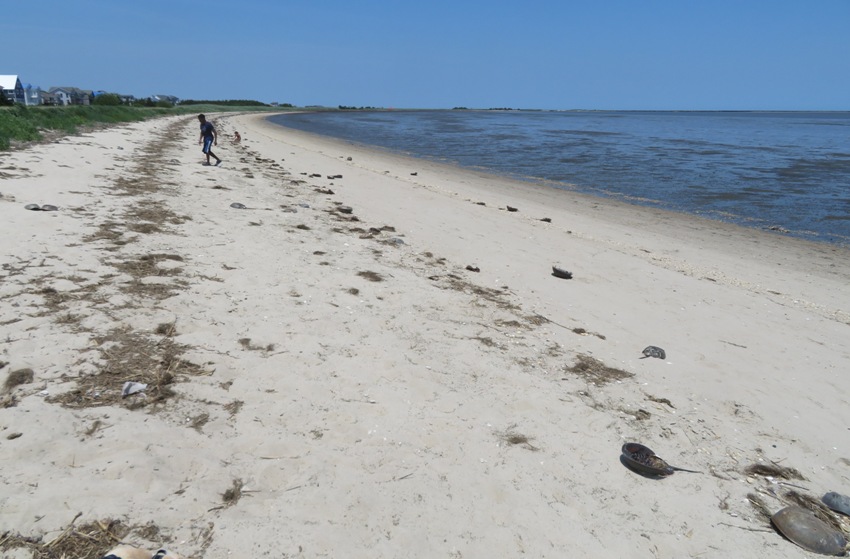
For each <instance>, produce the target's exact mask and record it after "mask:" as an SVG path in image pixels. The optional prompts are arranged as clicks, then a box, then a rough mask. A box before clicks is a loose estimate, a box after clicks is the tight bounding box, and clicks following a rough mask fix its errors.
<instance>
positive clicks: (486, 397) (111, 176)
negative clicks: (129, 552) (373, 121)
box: [0, 114, 850, 559]
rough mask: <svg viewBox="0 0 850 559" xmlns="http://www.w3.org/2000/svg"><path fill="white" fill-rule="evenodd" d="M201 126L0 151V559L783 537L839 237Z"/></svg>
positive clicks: (782, 553)
mask: <svg viewBox="0 0 850 559" xmlns="http://www.w3.org/2000/svg"><path fill="white" fill-rule="evenodd" d="M211 121H212V122H213V123H214V124H215V125H216V127H217V129H218V131H219V135H220V141H219V146H218V147H217V148H216V149H215V151H216V153H217V154H218V155H219V156H220V157H221V158H222V159H223V160H224V163H223V164H222V166H221V167H207V166H203V165H202V164H201V163H202V154H201V152H200V148H199V146H198V145H197V137H198V122H197V119H195V118H194V117H192V116H179V117H168V118H160V119H156V120H152V121H148V122H144V123H139V124H131V125H125V126H119V127H114V128H110V129H107V130H103V131H97V132H91V133H86V134H83V135H79V136H72V137H67V138H63V139H60V140H58V141H54V142H52V143H46V144H42V145H35V146H32V147H29V148H26V149H21V150H17V151H13V152H7V153H2V154H0V193H2V198H0V215H1V216H2V221H3V223H4V226H3V235H4V243H3V247H4V250H3V255H2V271H0V277H2V282H0V343H2V354H0V360H2V364H3V367H2V368H0V382H2V383H3V384H2V386H0V402H2V405H0V463H2V468H0V480H2V486H0V535H1V536H0V552H2V556H3V557H10V558H14V559H24V558H30V557H34V556H35V555H34V553H36V552H39V551H40V550H44V549H46V548H48V546H51V545H53V546H54V548H56V547H58V546H59V545H60V544H61V545H64V546H67V547H68V549H69V550H73V549H76V548H75V546H77V543H78V542H81V541H85V540H86V538H88V540H92V541H93V540H96V541H97V542H98V545H100V544H101V543H103V544H104V545H105V544H106V543H110V544H115V543H118V542H119V541H121V542H125V543H129V544H133V545H139V546H142V547H146V548H149V549H154V550H155V549H157V548H159V547H163V546H165V547H168V548H169V549H174V550H175V551H177V552H179V553H180V554H182V555H184V556H186V557H196V558H201V557H209V558H216V557H288V558H318V557H328V558H341V557H346V558H376V557H387V558H389V557H392V558H399V557H411V558H413V557H416V558H426V557H427V558H430V557H435V558H437V557H446V558H465V559H470V558H482V559H484V558H488V559H490V558H494V557H552V558H555V557H567V556H570V557H600V558H601V557H634V558H681V557H701V558H712V557H714V558H726V557H738V558H744V559H756V558H768V557H770V558H771V559H775V558H792V557H794V558H796V557H805V556H812V555H811V554H809V553H808V552H805V551H803V550H802V549H801V548H799V547H797V546H795V545H794V544H793V543H791V542H789V541H788V540H785V539H783V537H782V536H780V535H779V534H778V533H777V532H776V530H774V529H773V528H772V527H771V525H770V523H769V520H768V518H767V517H766V516H765V514H764V512H765V510H769V511H773V512H775V511H778V510H779V509H781V508H782V507H784V506H786V505H787V504H789V503H793V502H798V503H803V504H804V505H806V506H815V505H816V501H817V500H818V499H819V498H820V497H821V496H822V495H823V494H824V493H826V492H828V491H837V492H839V493H842V494H844V495H847V494H850V408H848V405H847V402H848V401H850V386H848V384H846V383H845V382H844V375H845V374H847V372H848V363H850V289H848V285H850V258H848V257H849V256H850V254H848V251H847V250H846V249H841V248H837V247H834V246H830V245H826V244H813V243H808V242H804V241H799V240H795V239H792V238H789V237H786V236H783V235H782V234H779V233H775V232H769V231H759V230H749V229H743V228H740V227H736V226H732V225H728V224H723V223H719V222H714V221H708V220H703V219H700V218H696V217H692V216H685V215H679V214H673V213H668V212H664V211H660V210H657V209H652V208H641V207H636V206H629V205H626V204H623V203H620V202H617V201H613V200H603V199H598V198H593V197H589V196H584V195H581V194H578V193H569V192H562V191H554V190H551V189H548V188H545V187H542V186H539V185H531V184H525V183H519V182H515V181H511V180H508V179H505V178H499V177H494V176H490V175H486V174H484V173H481V172H477V171H472V170H463V169H459V168H454V167H450V166H446V165H441V164H438V163H434V162H429V161H423V160H418V159H412V158H407V157H404V156H401V155H397V154H391V153H386V152H381V151H379V150H374V149H367V148H364V147H362V146H358V145H354V144H351V143H346V142H341V141H334V140H330V139H326V138H320V137H316V136H311V135H308V134H304V133H301V132H295V131H291V130H288V129H284V128H282V127H279V126H275V125H272V124H269V123H267V122H265V120H264V117H263V116H262V115H250V114H229V115H213V116H212V117H211ZM235 130H238V131H239V132H240V133H241V135H242V138H243V139H242V142H241V143H239V144H234V143H232V142H231V140H230V138H231V137H232V134H233V132H234V131H235ZM27 204H40V205H44V204H50V205H55V206H57V207H58V210H56V211H28V210H26V209H25V205H27ZM232 204H241V205H242V206H244V208H241V209H240V208H234V207H232V206H231V205H232ZM544 219H545V221H544ZM553 266H558V267H560V268H563V269H566V270H569V271H570V272H571V273H572V275H573V277H572V279H562V278H558V277H555V276H553V274H552V267H553ZM650 345H652V346H658V347H660V348H663V349H664V351H665V353H666V356H665V358H663V359H661V358H654V357H645V356H644V355H643V354H642V350H643V349H644V348H645V347H647V346H650ZM128 382H129V383H141V384H144V385H146V387H145V388H144V389H143V390H141V391H139V392H136V393H134V394H129V395H127V396H124V397H122V389H123V388H124V386H125V383H128ZM626 442H638V443H641V444H644V445H646V446H648V447H649V448H651V449H652V450H654V451H655V452H656V453H657V455H658V456H660V457H662V458H663V459H665V460H666V461H667V462H669V463H670V464H671V465H673V466H677V467H681V468H685V469H688V470H696V471H698V472H701V473H690V472H680V471H677V472H676V473H674V474H673V475H670V476H667V477H664V478H651V477H645V476H641V475H639V474H637V473H635V472H634V471H632V470H630V469H628V468H627V467H625V465H624V464H623V463H622V462H621V458H620V452H621V450H620V449H621V447H622V446H623V444H624V443H626ZM754 497H755V499H757V500H760V501H761V502H762V503H763V505H764V507H762V508H759V507H757V506H754V505H753V500H754ZM823 514H826V513H823ZM831 519H832V520H833V521H835V522H837V523H838V524H839V525H840V526H842V527H843V529H844V530H845V531H846V532H847V533H848V534H850V522H847V520H848V519H847V517H841V516H839V515H833V516H832V517H831ZM74 538H77V539H74ZM107 548H108V547H97V552H98V553H102V552H103V551H105V550H106V549H107ZM68 557H69V558H70V557H74V555H68Z"/></svg>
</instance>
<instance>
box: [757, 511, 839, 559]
mask: <svg viewBox="0 0 850 559" xmlns="http://www.w3.org/2000/svg"><path fill="white" fill-rule="evenodd" d="M770 521H771V522H772V523H773V525H774V526H775V527H776V529H777V530H779V532H780V533H781V534H782V535H783V536H785V537H786V538H788V539H789V540H791V541H792V542H793V543H795V544H797V545H798V546H800V547H802V548H803V549H805V550H808V551H811V552H812V553H819V554H821V555H834V556H844V552H845V551H846V547H847V540H846V539H845V538H844V535H843V534H842V533H841V532H839V531H838V530H836V529H834V528H833V527H832V526H830V525H829V524H827V523H826V522H824V521H823V520H820V519H819V518H818V517H816V516H815V515H814V514H813V513H812V512H811V511H809V510H807V509H804V508H803V507H800V506H797V505H791V506H789V507H785V508H784V509H782V510H780V511H779V512H777V513H776V514H774V515H773V516H771V517H770Z"/></svg>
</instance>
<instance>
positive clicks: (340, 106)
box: [339, 105, 378, 111]
mask: <svg viewBox="0 0 850 559" xmlns="http://www.w3.org/2000/svg"><path fill="white" fill-rule="evenodd" d="M339 110H341V111H376V110H378V107H353V106H351V107H349V106H348V105H339Z"/></svg>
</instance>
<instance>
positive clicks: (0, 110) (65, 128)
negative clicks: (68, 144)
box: [0, 104, 281, 151]
mask: <svg viewBox="0 0 850 559" xmlns="http://www.w3.org/2000/svg"><path fill="white" fill-rule="evenodd" d="M280 110H281V109H280V108H278V107H263V106H250V105H249V106H244V107H241V106H239V107H235V106H230V105H228V106H224V105H215V104H202V105H195V104H193V105H177V106H175V107H131V106H114V105H89V106H82V105H73V106H67V107H25V106H21V105H16V106H13V107H0V151H5V150H8V149H10V148H11V147H13V146H14V145H19V144H22V143H24V144H25V143H28V142H37V141H40V140H43V139H44V138H45V135H55V134H59V135H65V134H76V133H77V132H79V131H80V130H81V129H86V128H94V127H98V126H103V125H107V126H108V125H111V124H119V123H124V122H138V121H141V120H146V119H148V118H153V117H158V116H166V115H179V114H189V113H196V112H198V113H201V112H206V113H215V112H222V111H280Z"/></svg>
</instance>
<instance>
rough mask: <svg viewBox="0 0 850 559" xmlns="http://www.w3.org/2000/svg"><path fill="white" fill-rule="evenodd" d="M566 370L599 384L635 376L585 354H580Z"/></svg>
mask: <svg viewBox="0 0 850 559" xmlns="http://www.w3.org/2000/svg"><path fill="white" fill-rule="evenodd" d="M564 371H566V372H568V373H572V374H574V375H578V376H580V377H582V378H583V379H585V380H586V381H588V382H592V383H593V384H596V385H598V386H602V385H605V384H608V383H610V382H616V381H620V380H623V379H627V378H629V377H633V376H634V375H633V374H632V373H629V372H627V371H623V370H622V369H615V368H613V367H608V366H607V365H605V364H604V363H603V362H602V361H599V360H598V359H596V358H594V357H591V356H589V355H583V354H579V355H578V356H577V357H576V362H575V364H574V365H573V366H572V367H565V368H564Z"/></svg>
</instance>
